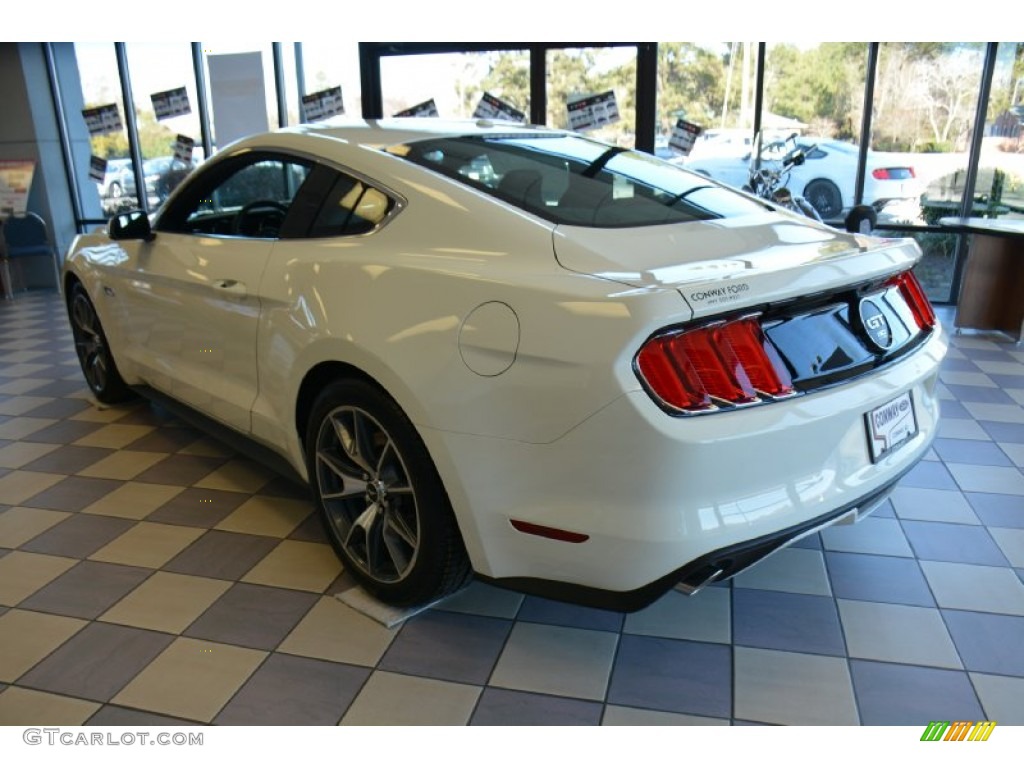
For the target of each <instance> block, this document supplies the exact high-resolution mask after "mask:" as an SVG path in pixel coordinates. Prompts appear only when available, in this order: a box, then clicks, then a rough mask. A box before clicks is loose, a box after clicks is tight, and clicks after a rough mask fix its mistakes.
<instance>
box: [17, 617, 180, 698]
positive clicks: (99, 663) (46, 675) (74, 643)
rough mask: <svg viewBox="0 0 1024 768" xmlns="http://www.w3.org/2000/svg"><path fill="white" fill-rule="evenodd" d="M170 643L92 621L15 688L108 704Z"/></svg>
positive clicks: (157, 635) (155, 634)
mask: <svg viewBox="0 0 1024 768" xmlns="http://www.w3.org/2000/svg"><path fill="white" fill-rule="evenodd" d="M173 639H174V638H173V637H172V636H171V635H165V634H163V633H160V632H150V631H149V630H145V629H135V628H133V627H118V626H114V625H112V624H103V623H100V622H93V623H91V624H89V625H88V626H87V627H85V628H84V629H83V630H82V631H80V632H79V633H78V634H77V635H75V636H74V637H73V638H71V639H70V640H68V641H67V642H66V643H64V645H62V646H61V647H60V648H58V649H57V650H56V651H54V652H53V653H52V654H50V655H49V656H48V657H47V658H46V659H44V660H43V661H42V662H40V663H39V664H37V665H36V666H35V667H34V668H33V669H32V670H31V671H30V672H28V673H27V674H25V675H23V676H22V677H21V678H20V680H19V684H20V685H25V686H28V687H30V688H38V689H41V690H44V691H50V692H52V693H60V694H64V695H66V696H75V697H78V698H82V699H92V700H94V701H109V700H110V699H111V698H112V697H113V696H115V695H116V694H117V692H118V691H120V690H121V689H122V688H123V687H124V686H125V685H126V684H127V683H128V681H130V680H131V679H132V678H133V677H135V675H137V674H138V673H139V672H141V671H142V670H143V669H144V668H145V667H146V666H148V665H149V663H150V662H151V661H153V659H155V658H156V657H157V656H158V655H159V654H160V652H161V651H163V650H164V648H166V647H167V646H168V645H170V644H171V641H172V640H173Z"/></svg>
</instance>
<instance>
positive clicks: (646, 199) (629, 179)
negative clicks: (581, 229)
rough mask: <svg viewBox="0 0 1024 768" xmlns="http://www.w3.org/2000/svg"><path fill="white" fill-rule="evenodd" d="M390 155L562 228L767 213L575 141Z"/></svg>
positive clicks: (459, 144)
mask: <svg viewBox="0 0 1024 768" xmlns="http://www.w3.org/2000/svg"><path fill="white" fill-rule="evenodd" d="M387 151H389V152H391V153H392V154H395V155H398V156H400V157H404V158H405V159H406V160H409V161H411V162H413V163H416V164H417V165H421V166H424V167H426V168H430V169H432V170H434V171H437V172H439V173H442V174H444V175H445V176H448V177H449V178H452V179H455V180H457V181H460V182H462V183H464V184H467V185H468V186H471V187H473V188H475V189H479V190H481V191H483V192H486V193H488V194H491V195H493V196H494V197H497V198H500V199H502V200H505V201H506V202H509V203H512V204H513V205H515V206H517V207H519V208H522V209H524V210H526V211H529V212H530V213H534V214H536V215H538V216H542V217H543V218H545V219H547V220H549V221H553V222H555V223H557V224H573V225H579V226H588V227H641V226H650V225H653V224H675V223H680V222H687V221H706V220H708V219H720V218H724V217H733V216H741V215H745V214H750V213H757V212H763V211H764V207H763V206H761V205H760V204H759V203H757V202H756V201H753V200H751V199H749V198H746V197H743V196H742V195H739V194H737V193H735V192H731V191H729V190H727V189H724V188H722V187H720V186H718V185H716V184H714V183H713V182H710V181H709V180H708V179H706V178H704V177H703V176H698V175H695V174H692V173H689V172H688V171H684V170H682V169H681V168H679V167H677V166H674V165H671V164H669V163H666V162H663V161H661V160H658V159H657V158H655V157H653V156H651V155H648V154H646V153H643V152H635V151H632V150H626V149H623V148H621V147H612V146H609V145H607V144H602V143H600V142H597V141H592V140H590V139H586V138H583V137H581V136H574V135H570V134H548V133H545V134H509V135H487V136H462V137H455V138H442V139H428V140H424V141H416V142H412V143H410V144H406V145H401V146H398V147H391V148H389V149H388V150H387Z"/></svg>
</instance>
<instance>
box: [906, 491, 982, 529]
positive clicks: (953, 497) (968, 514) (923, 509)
mask: <svg viewBox="0 0 1024 768" xmlns="http://www.w3.org/2000/svg"><path fill="white" fill-rule="evenodd" d="M891 498H892V504H893V507H895V509H896V515H897V516H898V517H899V518H900V519H902V520H930V521H933V522H941V523H964V524H968V525H971V524H973V525H979V524H980V523H981V521H980V520H979V519H978V516H977V515H976V514H974V511H973V510H972V509H971V505H970V504H969V503H968V502H967V498H966V497H965V496H964V495H963V494H962V493H961V492H960V491H939V490H935V489H933V488H904V487H902V486H899V487H897V488H896V490H894V491H893V493H892V497H891Z"/></svg>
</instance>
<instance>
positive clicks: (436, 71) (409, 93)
mask: <svg viewBox="0 0 1024 768" xmlns="http://www.w3.org/2000/svg"><path fill="white" fill-rule="evenodd" d="M380 78H381V93H382V95H383V98H384V115H385V116H387V117H390V116H392V115H395V114H397V113H399V112H401V111H402V110H405V109H409V108H410V107H414V106H417V105H419V104H422V103H424V102H427V101H429V100H431V99H433V100H434V104H435V106H436V107H437V112H438V116H440V117H445V118H452V119H456V118H471V117H473V113H474V112H475V111H476V109H477V106H478V105H479V104H480V98H481V97H482V96H483V94H484V92H487V93H490V94H491V95H492V96H496V97H497V98H499V99H501V100H502V101H505V102H507V103H509V104H510V105H511V106H512V107H513V108H515V109H516V110H518V111H520V112H522V113H523V114H524V115H525V116H527V117H529V114H530V55H529V53H527V52H526V51H487V52H483V53H480V52H467V53H433V54H416V55H408V56H382V57H381V59H380Z"/></svg>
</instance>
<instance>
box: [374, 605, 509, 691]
mask: <svg viewBox="0 0 1024 768" xmlns="http://www.w3.org/2000/svg"><path fill="white" fill-rule="evenodd" d="M511 627H512V623H511V622H510V621H507V620H505V619H494V618H490V617H487V616H473V615H469V614H459V613H449V612H446V611H428V612H427V613H425V614H422V615H420V616H417V617H414V618H412V619H410V620H409V621H407V622H406V623H405V626H403V627H402V630H401V632H399V633H398V636H397V637H396V638H395V639H394V641H392V643H391V647H390V648H388V651H387V653H385V654H384V658H382V659H381V660H380V663H379V664H378V665H377V666H378V668H379V669H383V670H387V671H390V672H403V673H405V674H409V675H420V676H421V677H436V678H440V679H443V680H450V681H453V682H457V683H476V684H483V683H486V682H487V679H488V678H489V677H490V675H491V671H492V670H493V669H494V664H495V662H496V661H497V660H498V655H499V654H500V653H501V651H502V646H503V645H504V644H505V639H506V638H507V637H508V634H509V630H510V629H511Z"/></svg>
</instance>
